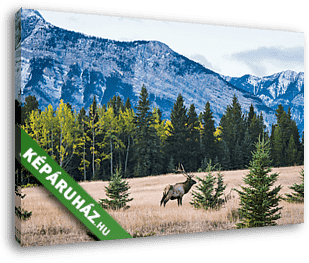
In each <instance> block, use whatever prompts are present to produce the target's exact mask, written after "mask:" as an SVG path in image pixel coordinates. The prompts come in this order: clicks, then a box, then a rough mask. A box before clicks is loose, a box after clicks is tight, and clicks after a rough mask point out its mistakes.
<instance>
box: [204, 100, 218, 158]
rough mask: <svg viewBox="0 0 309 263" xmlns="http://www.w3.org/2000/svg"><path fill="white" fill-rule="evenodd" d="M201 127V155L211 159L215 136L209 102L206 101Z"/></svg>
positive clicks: (213, 152)
mask: <svg viewBox="0 0 309 263" xmlns="http://www.w3.org/2000/svg"><path fill="white" fill-rule="evenodd" d="M202 125H203V129H202V131H201V148H202V153H203V156H204V157H206V158H207V159H213V160H214V158H215V156H216V154H217V153H216V149H217V145H216V138H215V135H214V133H215V131H216V128H215V121H214V118H213V113H212V111H211V109H210V103H209V102H207V103H206V105H205V109H204V112H203V115H202Z"/></svg>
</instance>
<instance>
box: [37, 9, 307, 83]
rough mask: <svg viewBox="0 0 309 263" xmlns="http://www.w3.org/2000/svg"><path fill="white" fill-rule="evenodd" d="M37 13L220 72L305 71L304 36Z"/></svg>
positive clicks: (234, 74) (265, 73)
mask: <svg viewBox="0 0 309 263" xmlns="http://www.w3.org/2000/svg"><path fill="white" fill-rule="evenodd" d="M39 12H40V13H41V14H42V16H43V17H44V18H45V20H46V21H48V22H50V23H51V24H53V25H56V26H59V27H62V28H65V29H68V30H73V31H76V32H82V33H85V34H87V35H92V36H98V37H103V38H108V39H113V40H120V41H132V40H158V41H161V42H163V43H165V44H167V45H168V46H169V47H170V48H171V49H173V50H174V51H176V52H178V53H180V54H182V55H184V56H186V57H188V58H190V59H192V60H195V61H197V62H199V63H201V64H203V65H204V66H205V67H207V68H209V69H211V70H213V71H215V72H218V73H220V74H223V75H227V76H232V77H240V76H243V75H244V74H253V75H256V76H268V75H271V74H274V73H277V72H280V71H283V70H288V69H290V70H294V71H297V72H299V71H304V34H303V33H296V32H288V31H274V30H261V29H249V28H239V27H226V26H214V25H206V24H193V23H192V24H191V23H183V22H170V21H162V20H161V21H160V20H145V19H136V18H123V17H112V16H98V15H87V14H75V13H64V12H51V11H41V10H39Z"/></svg>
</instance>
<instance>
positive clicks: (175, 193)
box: [160, 166, 196, 207]
mask: <svg viewBox="0 0 309 263" xmlns="http://www.w3.org/2000/svg"><path fill="white" fill-rule="evenodd" d="M182 172H183V174H184V176H185V177H186V178H187V180H186V181H185V182H182V183H177V184H175V185H168V186H166V187H165V189H164V191H163V197H162V199H161V202H160V206H161V205H162V203H163V205H164V207H165V205H166V203H167V202H168V201H169V200H175V199H177V203H178V206H179V205H182V197H183V196H184V195H185V194H186V193H188V192H189V191H190V189H191V187H192V186H193V185H194V184H196V181H194V180H193V179H192V177H193V176H190V175H188V174H187V173H186V172H185V170H184V169H183V166H182Z"/></svg>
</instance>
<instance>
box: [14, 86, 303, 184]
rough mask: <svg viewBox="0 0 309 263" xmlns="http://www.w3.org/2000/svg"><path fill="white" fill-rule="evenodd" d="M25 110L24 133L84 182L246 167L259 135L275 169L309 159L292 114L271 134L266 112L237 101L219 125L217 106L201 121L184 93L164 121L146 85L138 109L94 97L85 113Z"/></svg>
mask: <svg viewBox="0 0 309 263" xmlns="http://www.w3.org/2000/svg"><path fill="white" fill-rule="evenodd" d="M17 107H18V109H17V111H18V110H19V111H20V112H21V120H20V125H21V127H22V128H23V129H24V130H25V131H26V132H27V133H28V134H29V135H30V136H31V137H32V138H33V139H34V140H35V141H36V142H37V143H38V144H39V145H40V146H41V147H42V148H43V149H44V150H45V151H46V152H47V153H48V154H49V155H50V156H51V157H52V158H53V159H54V160H56V162H57V163H58V164H59V165H60V166H61V167H62V168H64V169H65V170H66V171H67V173H68V174H70V175H71V176H72V177H73V178H74V179H75V180H77V181H81V180H110V178H111V176H112V175H113V173H114V172H115V169H116V167H118V168H119V169H121V171H122V174H123V176H124V177H125V178H132V177H144V176H149V175H158V174H163V173H169V172H173V170H174V168H175V167H176V166H177V165H178V164H179V163H182V164H183V165H184V167H185V169H186V170H187V171H190V172H194V171H204V170H205V169H206V167H207V165H208V164H209V163H213V164H214V165H217V167H218V168H220V169H223V170H235V169H244V168H247V166H248V165H249V162H250V160H251V157H252V154H251V153H252V151H253V150H254V145H255V143H256V142H257V141H258V138H259V137H264V138H265V140H269V141H270V145H271V165H272V166H290V165H295V164H297V165H301V164H303V160H304V134H302V138H301V139H300V135H299V132H298V129H297V126H296V122H295V121H294V120H292V119H291V112H290V110H288V112H285V111H284V109H283V107H282V105H279V106H278V109H277V110H276V117H277V123H275V124H273V125H272V130H271V134H270V136H269V134H268V132H267V131H266V126H265V124H264V120H263V115H262V113H260V114H258V113H256V112H255V109H254V107H253V105H251V107H250V110H249V112H243V111H242V109H241V105H240V103H239V102H238V99H237V97H236V96H235V95H234V97H233V101H232V103H231V104H230V105H228V106H227V108H226V110H225V112H224V114H223V116H222V117H221V120H220V123H219V126H217V127H216V126H215V120H214V117H213V112H212V111H211V104H210V103H209V102H207V103H206V105H205V108H204V110H203V112H201V113H200V114H199V115H198V114H197V113H196V110H195V106H194V104H191V105H190V107H189V108H187V107H186V106H185V104H184V98H183V97H182V95H181V94H179V95H178V97H177V99H176V101H175V103H174V105H173V109H172V111H171V115H170V120H162V113H161V111H160V109H159V108H156V107H152V106H151V101H150V99H149V95H148V92H147V89H146V87H145V86H143V87H142V89H141V93H140V95H139V99H138V102H137V106H136V107H135V110H133V107H132V106H131V103H130V100H129V98H127V100H126V102H124V101H123V100H122V98H121V97H120V96H114V97H112V98H111V99H110V101H109V102H108V103H107V104H106V105H105V104H104V105H97V102H96V97H95V96H94V97H93V102H92V104H91V105H90V107H89V109H87V110H86V109H84V108H82V109H81V110H80V111H79V112H76V111H75V110H74V109H73V108H72V106H71V105H70V104H69V103H64V102H63V100H61V101H60V103H59V105H58V107H57V109H53V107H52V105H49V106H48V107H47V108H45V110H43V111H41V110H39V104H38V102H37V100H36V98H35V96H28V97H27V98H26V99H25V103H24V104H23V105H20V104H18V103H17ZM25 174H26V173H25ZM31 180H34V179H31Z"/></svg>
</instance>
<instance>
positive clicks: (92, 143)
mask: <svg viewBox="0 0 309 263" xmlns="http://www.w3.org/2000/svg"><path fill="white" fill-rule="evenodd" d="M93 178H94V129H93V131H92V179H93Z"/></svg>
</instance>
